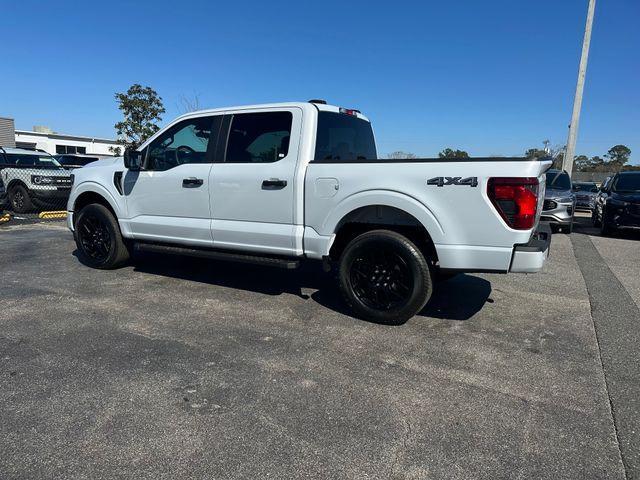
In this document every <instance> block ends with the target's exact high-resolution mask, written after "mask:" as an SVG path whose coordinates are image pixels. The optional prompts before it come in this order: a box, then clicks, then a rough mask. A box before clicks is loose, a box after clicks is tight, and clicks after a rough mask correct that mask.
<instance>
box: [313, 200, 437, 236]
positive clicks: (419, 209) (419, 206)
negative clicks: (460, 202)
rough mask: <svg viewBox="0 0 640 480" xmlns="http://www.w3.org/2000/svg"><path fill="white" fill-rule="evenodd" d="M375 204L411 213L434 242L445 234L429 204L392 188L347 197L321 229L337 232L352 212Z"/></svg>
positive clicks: (331, 213) (330, 232)
mask: <svg viewBox="0 0 640 480" xmlns="http://www.w3.org/2000/svg"><path fill="white" fill-rule="evenodd" d="M374 205H380V206H385V207H391V208H395V209H398V210H401V211H403V212H405V213H407V214H409V215H411V216H412V217H414V218H415V219H416V220H417V221H418V222H420V224H421V225H422V226H423V227H424V229H425V230H426V231H427V233H428V234H429V235H430V236H431V239H432V241H433V242H434V243H438V242H439V241H441V239H442V236H443V235H444V230H443V228H442V225H441V224H440V222H439V221H438V220H437V218H436V217H435V215H434V214H433V212H432V211H431V210H430V209H429V207H428V206H427V205H424V204H423V203H421V202H419V201H418V200H416V199H415V198H413V197H411V196H409V195H406V194H403V193H399V192H395V191H390V190H369V191H366V192H360V193H356V194H354V195H351V196H349V197H347V198H345V199H344V200H342V201H341V202H340V203H339V204H338V205H336V206H335V208H334V209H333V210H331V212H330V213H329V215H327V217H326V218H325V220H324V222H323V224H322V227H321V230H322V232H323V233H324V232H327V233H328V234H336V233H337V231H338V229H339V228H340V227H341V226H342V224H343V223H344V220H345V219H346V218H348V217H349V215H350V214H351V213H353V212H354V211H356V210H358V209H361V208H363V207H370V206H374Z"/></svg>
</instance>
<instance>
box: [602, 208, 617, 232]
mask: <svg viewBox="0 0 640 480" xmlns="http://www.w3.org/2000/svg"><path fill="white" fill-rule="evenodd" d="M615 231H616V229H615V227H613V226H611V225H610V224H609V223H608V222H607V218H606V217H605V214H604V212H603V213H602V220H601V221H600V235H601V236H603V237H608V236H609V235H613V234H614V233H615Z"/></svg>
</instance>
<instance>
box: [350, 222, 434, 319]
mask: <svg viewBox="0 0 640 480" xmlns="http://www.w3.org/2000/svg"><path fill="white" fill-rule="evenodd" d="M338 284H339V287H340V291H341V292H342V296H343V297H344V299H345V302H346V303H347V305H348V306H349V307H350V308H351V310H352V311H353V313H354V314H355V315H356V316H358V317H360V318H364V319H365V320H369V321H372V322H376V323H384V324H390V325H399V324H402V323H404V322H406V321H407V320H408V319H409V318H411V317H413V316H414V315H415V314H416V313H418V312H419V311H420V310H421V309H422V307H424V305H425V304H426V303H427V301H428V300H429V298H430V297H431V292H432V287H433V279H432V273H431V268H430V267H429V264H428V262H427V260H426V258H425V256H424V254H423V253H422V251H421V250H420V249H419V248H418V247H416V245H415V244H414V243H413V242H412V241H411V240H409V239H408V238H407V237H405V236H403V235H401V234H399V233H397V232H393V231H390V230H372V231H369V232H366V233H363V234H362V235H359V236H358V237H356V238H354V239H353V240H351V242H349V244H348V245H347V246H346V248H345V249H344V251H343V252H342V255H341V256H340V261H339V268H338Z"/></svg>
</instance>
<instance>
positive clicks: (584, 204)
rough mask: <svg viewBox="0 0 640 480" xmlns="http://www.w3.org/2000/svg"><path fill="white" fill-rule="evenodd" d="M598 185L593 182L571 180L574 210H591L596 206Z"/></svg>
mask: <svg viewBox="0 0 640 480" xmlns="http://www.w3.org/2000/svg"><path fill="white" fill-rule="evenodd" d="M597 193H598V186H597V185H596V184H595V182H573V194H574V196H575V197H576V210H583V211H587V212H593V209H594V208H595V206H596V194H597Z"/></svg>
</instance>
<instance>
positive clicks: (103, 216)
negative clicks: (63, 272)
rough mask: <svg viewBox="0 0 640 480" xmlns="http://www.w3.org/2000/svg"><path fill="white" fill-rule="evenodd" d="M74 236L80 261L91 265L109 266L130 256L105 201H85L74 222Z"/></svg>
mask: <svg viewBox="0 0 640 480" xmlns="http://www.w3.org/2000/svg"><path fill="white" fill-rule="evenodd" d="M74 236H75V240H76V245H77V247H78V251H79V252H80V257H81V260H82V261H83V263H85V264H86V265H89V266H90V267H93V268H99V269H111V268H116V267H119V266H121V265H122V264H124V263H125V262H126V261H127V260H128V259H129V250H128V248H127V246H126V244H125V242H124V239H123V238H122V235H121V233H120V228H119V227H118V222H117V221H116V219H115V217H114V216H113V214H112V213H111V212H110V211H109V209H108V208H106V207H105V206H104V205H100V204H97V203H93V204H91V205H87V206H86V207H84V208H83V209H82V210H80V213H79V214H78V218H77V220H76V222H75V235H74Z"/></svg>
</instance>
